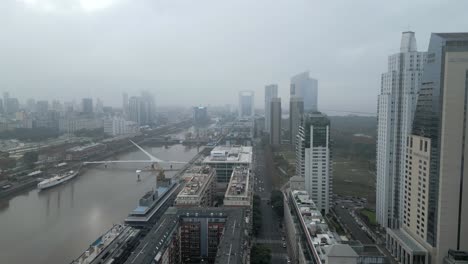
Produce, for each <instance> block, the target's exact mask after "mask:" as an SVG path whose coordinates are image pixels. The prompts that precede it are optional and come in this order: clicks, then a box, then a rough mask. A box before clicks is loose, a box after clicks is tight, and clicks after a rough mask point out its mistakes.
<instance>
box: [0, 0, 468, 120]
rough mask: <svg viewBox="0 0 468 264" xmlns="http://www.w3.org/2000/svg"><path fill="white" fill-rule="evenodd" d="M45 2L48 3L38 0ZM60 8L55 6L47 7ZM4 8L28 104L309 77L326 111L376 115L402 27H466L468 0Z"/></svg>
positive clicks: (7, 71)
mask: <svg viewBox="0 0 468 264" xmlns="http://www.w3.org/2000/svg"><path fill="white" fill-rule="evenodd" d="M36 1H41V0H36ZM46 1H53V0H46ZM55 3H62V4H61V7H60V8H61V9H60V10H61V11H60V10H59V11H57V12H42V11H38V10H33V9H32V8H26V7H25V5H24V3H21V2H19V1H12V0H6V1H1V3H0V43H2V45H1V49H0V71H1V72H2V78H0V91H2V90H9V91H10V94H11V95H12V96H18V97H20V98H22V99H25V98H27V97H37V98H43V99H51V98H58V99H71V98H81V97H85V96H93V97H100V98H102V99H103V101H104V102H105V103H107V104H112V105H119V104H120V102H121V98H120V95H121V92H123V91H127V92H128V93H129V94H132V93H138V92H139V91H140V90H142V89H148V90H151V91H152V92H153V93H154V94H155V95H156V98H157V103H159V104H185V105H199V104H211V105H219V104H227V103H230V104H234V105H235V104H236V103H237V92H238V91H240V90H254V91H255V92H256V105H257V106H259V107H261V106H262V105H263V103H262V102H263V87H264V85H266V84H269V83H278V84H279V90H280V92H279V93H280V96H281V97H283V103H284V104H287V102H288V99H289V97H288V94H289V78H290V76H292V75H294V74H296V73H299V72H302V71H304V70H310V73H311V76H312V77H314V78H317V79H318V80H319V107H320V108H323V109H338V110H354V111H365V112H375V109H376V96H377V93H378V92H379V88H380V74H381V73H382V72H384V71H385V70H386V69H385V68H386V65H387V61H386V60H387V56H388V55H390V54H392V53H394V52H398V48H399V41H400V34H401V31H404V30H407V29H408V25H409V26H410V29H411V30H413V31H415V32H416V37H417V41H418V47H419V49H421V50H424V49H426V48H427V43H428V39H429V35H430V33H431V32H440V31H466V28H468V20H466V18H465V14H464V10H466V9H467V7H468V3H465V2H464V1H370V0H367V1H347V0H341V1H305V0H304V1H299V0H297V1H296V0H295V1H266V0H264V1H229V2H228V1H180V0H175V1H152V0H142V1H130V0H118V1H115V3H114V4H113V5H110V6H109V7H107V8H105V9H100V10H95V11H94V12H85V11H83V10H79V9H77V8H76V4H77V3H79V1H78V0H68V1H67V2H66V4H68V6H67V5H66V4H63V3H65V2H64V1H55Z"/></svg>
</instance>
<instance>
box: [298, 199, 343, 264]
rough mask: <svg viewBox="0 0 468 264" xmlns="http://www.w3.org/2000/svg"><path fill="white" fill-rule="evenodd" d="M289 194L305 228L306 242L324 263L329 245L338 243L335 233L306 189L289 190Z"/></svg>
mask: <svg viewBox="0 0 468 264" xmlns="http://www.w3.org/2000/svg"><path fill="white" fill-rule="evenodd" d="M291 195H292V199H294V205H295V207H296V210H297V212H299V213H300V221H301V226H302V229H303V230H307V231H306V232H305V234H306V238H307V244H308V246H309V248H310V249H311V251H312V252H313V254H314V257H315V258H316V259H317V260H319V261H321V262H322V263H324V261H325V257H326V255H327V254H328V252H329V251H330V249H329V247H330V246H332V245H336V244H338V242H337V240H336V238H335V235H334V234H333V233H332V232H331V231H330V230H329V229H328V225H327V223H326V222H325V219H324V218H323V216H322V213H321V212H320V210H319V209H318V208H317V206H315V203H314V202H313V201H312V199H310V196H309V194H308V193H307V192H306V191H296V190H295V191H291ZM319 263H320V262H319Z"/></svg>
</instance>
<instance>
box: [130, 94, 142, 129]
mask: <svg viewBox="0 0 468 264" xmlns="http://www.w3.org/2000/svg"><path fill="white" fill-rule="evenodd" d="M140 104H141V103H140V98H138V97H136V96H132V97H130V99H129V100H128V119H129V120H130V121H133V122H135V123H137V124H138V125H141V116H140Z"/></svg>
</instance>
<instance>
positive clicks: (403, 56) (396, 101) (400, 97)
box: [376, 32, 426, 228]
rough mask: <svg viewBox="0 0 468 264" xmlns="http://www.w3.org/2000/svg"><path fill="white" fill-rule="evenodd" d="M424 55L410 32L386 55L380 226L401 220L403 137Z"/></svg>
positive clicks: (408, 126) (381, 106)
mask: <svg viewBox="0 0 468 264" xmlns="http://www.w3.org/2000/svg"><path fill="white" fill-rule="evenodd" d="M425 58H426V53H425V52H418V51H417V50H416V38H415V37H414V32H403V35H402V38H401V46H400V52H399V53H396V54H393V55H391V56H389V58H388V71H387V72H386V73H383V74H382V84H381V88H380V95H379V96H378V127H377V130H378V132H377V184H376V192H377V193H376V217H377V221H378V222H379V224H380V225H382V226H383V227H390V228H398V227H399V225H400V224H401V221H402V215H401V211H402V206H403V202H404V201H403V199H402V195H403V190H402V184H403V181H404V179H403V175H404V173H405V169H406V168H405V156H406V138H407V135H408V133H410V131H411V123H412V119H413V113H414V110H415V106H416V99H417V93H418V86H419V83H420V79H421V77H422V73H423V65H424V62H425Z"/></svg>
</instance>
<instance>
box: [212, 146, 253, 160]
mask: <svg viewBox="0 0 468 264" xmlns="http://www.w3.org/2000/svg"><path fill="white" fill-rule="evenodd" d="M203 162H204V163H248V164H250V163H252V147H247V146H217V147H215V148H214V149H213V150H212V151H211V152H210V156H207V157H206V158H205V160H204V161H203Z"/></svg>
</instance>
